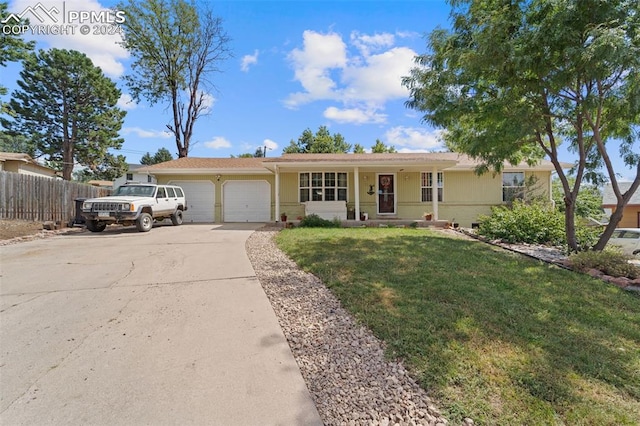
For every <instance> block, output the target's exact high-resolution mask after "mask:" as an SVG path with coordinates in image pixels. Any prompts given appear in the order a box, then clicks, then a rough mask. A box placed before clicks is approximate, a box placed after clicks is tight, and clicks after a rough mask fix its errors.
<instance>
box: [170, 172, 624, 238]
mask: <svg viewBox="0 0 640 426" xmlns="http://www.w3.org/2000/svg"><path fill="white" fill-rule="evenodd" d="M309 171H313V169H310V170H309ZM325 171H328V170H325ZM425 171H426V172H430V171H431V170H425ZM380 173H394V174H395V177H396V199H397V216H396V217H397V218H399V219H421V218H422V217H423V214H424V213H425V212H431V211H433V204H432V203H431V202H424V203H423V202H422V201H421V186H420V185H421V181H420V179H421V175H420V172H398V171H393V172H392V171H386V170H380ZM530 175H532V173H530V172H527V173H525V178H528V177H529V176H530ZM533 175H535V176H536V177H537V179H538V184H537V185H536V189H535V191H536V192H537V193H539V194H549V192H550V178H549V177H550V172H536V173H533ZM298 176H299V174H298V172H281V173H280V212H281V213H282V212H285V213H286V214H287V216H288V218H289V220H295V219H297V218H298V217H302V216H304V206H303V205H302V204H300V202H299V199H298V197H299V194H298V179H299V178H298ZM376 176H377V173H376V172H363V171H361V172H360V211H361V212H363V213H365V212H366V213H368V215H369V217H370V218H375V217H376V194H375V193H374V194H373V195H369V194H367V192H368V191H369V186H370V185H373V190H374V191H375V190H376V189H377V187H376ZM170 180H209V181H211V182H213V184H214V185H215V191H216V194H215V195H216V200H215V206H214V208H215V215H216V221H221V218H222V183H224V182H225V181H227V180H266V181H267V182H269V184H270V185H271V191H272V193H271V202H272V212H271V214H272V217H275V200H276V196H275V176H274V175H269V174H265V175H237V176H236V175H230V176H224V175H222V176H221V178H220V181H217V180H216V177H215V176H211V175H163V176H159V177H158V182H159V183H167V182H168V181H170ZM348 185H349V188H348V195H347V197H348V201H347V207H348V208H349V209H355V198H356V197H355V182H354V173H353V172H349V173H348ZM443 193H444V200H443V202H439V203H438V216H439V219H441V220H445V219H446V220H455V221H456V222H458V223H460V224H461V226H465V227H470V226H471V224H472V223H474V222H478V217H479V216H480V215H486V214H489V213H490V212H491V206H494V205H501V204H503V203H502V178H501V175H500V174H496V175H495V176H494V175H493V174H492V173H486V174H484V175H481V176H478V175H476V174H475V173H474V172H473V171H445V172H444V192H443ZM625 216H626V215H625ZM633 226H636V225H633Z"/></svg>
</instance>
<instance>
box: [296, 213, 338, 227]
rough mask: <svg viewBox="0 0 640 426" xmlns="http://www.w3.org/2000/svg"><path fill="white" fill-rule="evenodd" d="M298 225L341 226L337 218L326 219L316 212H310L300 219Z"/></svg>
mask: <svg viewBox="0 0 640 426" xmlns="http://www.w3.org/2000/svg"><path fill="white" fill-rule="evenodd" d="M299 226H300V227H302V228H340V227H341V226H342V222H340V219H337V218H336V219H334V220H326V219H323V218H321V217H320V216H318V215H317V214H310V215H309V216H305V217H304V218H303V219H302V220H301V221H300V225H299Z"/></svg>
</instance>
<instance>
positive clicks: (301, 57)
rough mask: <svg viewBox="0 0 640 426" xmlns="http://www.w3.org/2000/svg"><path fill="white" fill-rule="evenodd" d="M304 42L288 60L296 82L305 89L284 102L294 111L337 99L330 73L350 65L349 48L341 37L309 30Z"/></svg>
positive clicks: (305, 33) (304, 34) (291, 53)
mask: <svg viewBox="0 0 640 426" xmlns="http://www.w3.org/2000/svg"><path fill="white" fill-rule="evenodd" d="M302 38H303V46H304V47H303V49H297V48H296V49H293V50H292V51H291V52H290V53H289V56H288V59H289V61H290V62H291V64H292V65H293V69H294V73H295V79H296V80H297V81H299V82H300V84H302V87H303V88H304V89H305V92H302V93H300V92H299V93H294V94H292V95H290V96H289V98H288V99H287V100H286V101H285V104H286V105H287V106H289V107H292V108H295V107H297V106H299V105H300V104H302V103H306V102H309V101H312V100H317V99H334V98H335V97H336V93H335V92H334V90H335V88H336V82H335V81H334V80H333V79H332V78H331V70H332V69H341V68H344V67H345V66H346V64H347V52H346V48H347V46H346V44H345V43H344V42H343V41H342V37H341V36H340V35H338V34H336V33H329V34H320V33H317V32H315V31H310V30H307V31H305V32H304V33H303V35H302Z"/></svg>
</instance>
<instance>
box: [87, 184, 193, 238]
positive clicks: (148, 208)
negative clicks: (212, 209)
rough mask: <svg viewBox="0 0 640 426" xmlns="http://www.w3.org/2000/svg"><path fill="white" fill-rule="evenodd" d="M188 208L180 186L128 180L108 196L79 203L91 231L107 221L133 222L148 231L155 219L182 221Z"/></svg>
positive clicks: (177, 223) (100, 227)
mask: <svg viewBox="0 0 640 426" xmlns="http://www.w3.org/2000/svg"><path fill="white" fill-rule="evenodd" d="M185 210H187V202H186V200H185V197H184V191H183V190H182V188H180V187H179V186H172V185H154V184H138V183H135V184H132V183H127V184H125V185H122V186H120V187H119V188H118V189H116V190H115V192H114V193H113V195H110V196H108V197H100V198H90V199H87V200H85V201H84V202H83V203H82V212H81V214H82V217H84V219H85V220H86V223H87V229H88V230H89V231H91V232H102V231H104V229H105V228H106V227H107V225H109V224H112V223H120V224H123V225H133V224H135V225H136V228H137V229H138V231H140V232H148V231H150V230H151V228H152V227H153V222H154V220H164V219H171V222H172V223H173V224H174V225H176V226H177V225H181V224H182V212H183V211H185Z"/></svg>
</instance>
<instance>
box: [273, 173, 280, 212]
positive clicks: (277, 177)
mask: <svg viewBox="0 0 640 426" xmlns="http://www.w3.org/2000/svg"><path fill="white" fill-rule="evenodd" d="M274 219H275V221H276V222H278V220H279V219H280V170H279V169H278V165H277V164H276V217H275V218H274Z"/></svg>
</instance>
